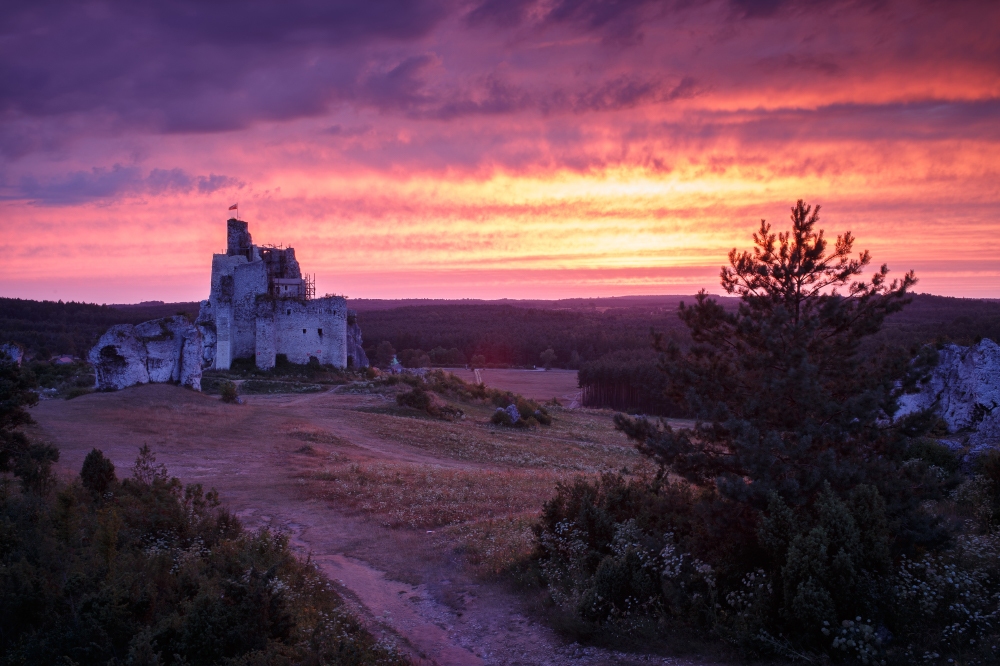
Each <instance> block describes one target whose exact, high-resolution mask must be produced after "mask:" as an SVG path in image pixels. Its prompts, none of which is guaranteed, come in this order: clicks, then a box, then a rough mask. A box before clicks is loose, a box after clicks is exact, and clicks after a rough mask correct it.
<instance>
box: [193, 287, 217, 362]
mask: <svg viewBox="0 0 1000 666" xmlns="http://www.w3.org/2000/svg"><path fill="white" fill-rule="evenodd" d="M194 325H195V326H197V327H198V330H199V331H200V332H201V344H202V351H201V364H202V366H203V367H205V368H211V367H212V366H213V365H215V346H216V342H217V341H218V335H217V334H216V330H215V313H214V312H213V311H212V301H210V300H204V301H202V302H201V307H200V308H199V309H198V318H197V319H195V321H194Z"/></svg>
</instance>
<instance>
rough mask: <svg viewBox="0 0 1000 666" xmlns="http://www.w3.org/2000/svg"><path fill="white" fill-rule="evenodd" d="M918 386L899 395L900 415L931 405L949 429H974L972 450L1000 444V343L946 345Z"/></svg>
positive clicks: (983, 342) (990, 341)
mask: <svg viewBox="0 0 1000 666" xmlns="http://www.w3.org/2000/svg"><path fill="white" fill-rule="evenodd" d="M919 389H920V390H919V392H917V393H910V394H907V395H904V396H902V397H901V398H900V405H901V408H900V410H899V412H898V413H897V417H900V416H906V415H907V414H912V413H914V412H917V411H920V410H924V409H932V410H934V412H935V413H937V414H938V415H939V416H940V417H941V418H942V419H943V420H944V422H945V424H946V425H947V426H948V431H949V432H952V433H961V432H969V431H971V433H972V434H971V435H970V436H969V439H968V442H967V444H968V446H970V447H971V449H972V450H973V451H976V450H982V449H984V448H990V447H998V446H1000V345H997V344H996V343H995V342H993V341H992V340H989V339H984V340H983V341H981V342H980V343H979V344H977V345H973V346H972V347H960V346H959V345H946V346H945V347H943V348H942V349H940V350H939V351H938V364H937V366H935V368H934V369H933V371H931V373H930V375H929V376H928V378H927V379H926V380H925V381H924V382H922V383H921V384H920V385H919Z"/></svg>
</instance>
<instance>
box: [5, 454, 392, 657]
mask: <svg viewBox="0 0 1000 666" xmlns="http://www.w3.org/2000/svg"><path fill="white" fill-rule="evenodd" d="M140 458H141V461H137V467H142V468H146V467H148V466H149V465H150V464H152V463H150V459H154V458H153V456H152V454H151V452H149V451H148V449H147V450H146V451H145V452H144V453H143V454H142V455H141V456H140ZM102 461H105V462H106V459H105V458H103V456H102V455H101V454H100V452H98V451H92V452H91V454H90V455H89V456H88V462H87V463H86V464H85V468H86V469H87V470H88V476H87V478H88V479H90V481H88V482H87V483H88V484H91V485H92V483H93V481H94V479H95V478H103V479H107V478H109V477H108V475H107V474H106V472H107V471H108V469H109V468H108V466H107V465H106V464H105V462H102ZM154 467H155V465H154ZM95 470H96V471H97V472H100V473H98V474H96V476H95V474H93V472H94V471H95ZM140 476H143V478H142V479H141V480H140V479H138V478H133V479H127V480H125V481H123V482H122V483H120V484H109V485H108V486H107V490H106V493H111V494H112V496H111V497H96V496H95V495H94V494H92V492H89V489H88V488H87V487H85V486H84V485H81V484H80V483H74V484H71V485H64V486H62V487H61V488H59V489H58V492H57V493H56V494H55V496H54V497H50V498H48V499H41V500H40V499H39V498H34V497H29V496H26V495H21V494H13V495H8V496H7V497H6V498H5V501H4V502H0V535H4V537H6V536H8V535H16V538H14V539H8V538H3V539H2V540H0V543H2V546H3V547H2V548H0V663H2V664H63V663H65V664H70V663H75V664H80V665H81V666H90V665H94V666H98V665H100V666H104V665H106V664H126V663H129V664H135V663H145V664H164V663H167V664H190V665H191V666H203V665H204V666H208V665H209V664H223V663H225V664H258V663H259V664H265V663H266V664H292V663H296V664H317V665H318V664H333V663H336V664H359V665H360V664H401V663H405V662H406V660H405V659H403V658H401V657H400V656H398V655H396V654H394V653H392V652H391V651H389V650H386V649H384V648H381V647H379V646H378V644H377V643H376V641H375V640H374V639H373V638H372V636H371V635H369V634H368V633H367V631H365V629H363V628H362V627H361V626H360V625H359V624H358V622H357V621H355V620H354V619H353V618H352V617H351V616H350V615H348V614H347V613H346V612H345V609H344V607H343V603H342V601H341V599H340V598H339V597H338V595H337V594H336V592H335V591H334V590H333V588H332V587H331V585H330V582H329V581H328V580H326V579H325V578H324V577H323V576H322V575H321V574H320V572H319V571H318V570H317V569H316V568H315V567H314V566H313V565H311V564H308V563H304V562H302V561H300V560H298V559H296V558H295V557H294V556H293V554H292V552H291V550H290V548H289V545H288V539H287V537H285V536H283V535H280V534H274V533H272V532H270V531H268V530H266V529H263V530H260V531H256V532H250V531H247V530H245V529H244V528H243V527H242V526H241V525H240V523H239V521H238V520H237V519H236V518H235V517H234V516H233V515H232V514H230V513H228V512H227V511H226V510H224V509H222V508H220V507H219V500H218V496H217V494H216V493H215V492H214V491H212V492H204V491H203V489H202V488H201V486H200V485H190V486H187V487H184V486H182V485H181V483H180V481H178V480H177V479H175V478H169V477H168V476H167V475H166V474H160V473H158V472H157V473H155V474H152V475H140Z"/></svg>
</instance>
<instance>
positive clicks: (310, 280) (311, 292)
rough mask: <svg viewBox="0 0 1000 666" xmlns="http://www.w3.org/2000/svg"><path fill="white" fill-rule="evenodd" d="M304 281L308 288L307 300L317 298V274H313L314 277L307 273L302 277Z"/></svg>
mask: <svg viewBox="0 0 1000 666" xmlns="http://www.w3.org/2000/svg"><path fill="white" fill-rule="evenodd" d="M302 279H303V281H304V282H305V286H306V294H305V296H306V300H307V301H308V300H312V299H314V298H316V274H315V273H313V274H312V275H309V274H308V273H306V274H305V275H303V276H302Z"/></svg>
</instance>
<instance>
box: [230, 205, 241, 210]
mask: <svg viewBox="0 0 1000 666" xmlns="http://www.w3.org/2000/svg"><path fill="white" fill-rule="evenodd" d="M239 207H240V205H239V204H233V205H232V206H230V207H229V210H237V209H238V208H239Z"/></svg>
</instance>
